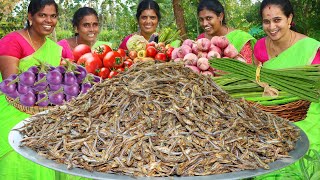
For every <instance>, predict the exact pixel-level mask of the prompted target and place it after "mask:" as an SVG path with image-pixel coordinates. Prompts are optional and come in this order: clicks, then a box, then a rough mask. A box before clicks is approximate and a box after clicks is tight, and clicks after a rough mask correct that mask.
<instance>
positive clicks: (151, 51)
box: [146, 46, 157, 57]
mask: <svg viewBox="0 0 320 180" xmlns="http://www.w3.org/2000/svg"><path fill="white" fill-rule="evenodd" d="M156 54H157V49H156V48H155V47H153V46H150V47H148V48H147V50H146V56H147V57H155V56H156Z"/></svg>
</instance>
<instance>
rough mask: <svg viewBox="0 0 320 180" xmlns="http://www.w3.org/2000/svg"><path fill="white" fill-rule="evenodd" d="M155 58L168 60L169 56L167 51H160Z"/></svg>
mask: <svg viewBox="0 0 320 180" xmlns="http://www.w3.org/2000/svg"><path fill="white" fill-rule="evenodd" d="M154 59H155V60H159V61H166V60H167V57H166V54H165V53H162V52H159V53H158V54H157V55H156V56H155V57H154Z"/></svg>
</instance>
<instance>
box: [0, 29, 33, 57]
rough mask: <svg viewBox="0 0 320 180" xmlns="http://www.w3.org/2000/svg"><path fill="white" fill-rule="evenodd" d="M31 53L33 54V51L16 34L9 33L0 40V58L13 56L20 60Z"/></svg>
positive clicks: (19, 35)
mask: <svg viewBox="0 0 320 180" xmlns="http://www.w3.org/2000/svg"><path fill="white" fill-rule="evenodd" d="M8 47H10V48H8ZM32 53H34V49H33V48H32V46H31V45H30V44H29V43H28V41H27V40H26V39H25V38H24V37H23V36H22V35H21V34H20V33H18V32H11V33H9V34H8V35H6V36H4V37H3V38H2V39H1V40H0V56H13V57H16V58H18V59H22V58H24V57H27V56H29V55H31V54H32Z"/></svg>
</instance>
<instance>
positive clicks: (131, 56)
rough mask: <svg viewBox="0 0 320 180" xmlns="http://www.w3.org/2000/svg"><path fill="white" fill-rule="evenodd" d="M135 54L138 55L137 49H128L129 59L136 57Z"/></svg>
mask: <svg viewBox="0 0 320 180" xmlns="http://www.w3.org/2000/svg"><path fill="white" fill-rule="evenodd" d="M137 56H138V53H137V51H130V52H129V58H130V59H134V58H136V57H137Z"/></svg>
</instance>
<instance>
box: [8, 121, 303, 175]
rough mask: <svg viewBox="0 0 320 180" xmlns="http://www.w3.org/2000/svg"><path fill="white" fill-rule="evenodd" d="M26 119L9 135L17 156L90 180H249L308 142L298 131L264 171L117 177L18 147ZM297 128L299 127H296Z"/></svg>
mask: <svg viewBox="0 0 320 180" xmlns="http://www.w3.org/2000/svg"><path fill="white" fill-rule="evenodd" d="M26 121H28V119H26V120H24V121H21V122H20V123H18V124H17V125H16V126H15V127H14V128H13V129H12V130H11V131H10V133H9V143H10V145H11V146H12V148H13V149H14V150H15V151H16V152H17V153H19V154H21V155H22V156H23V157H25V158H27V159H29V160H31V161H33V162H35V163H37V164H40V165H42V166H45V167H47V168H50V169H54V170H57V171H60V172H64V173H67V174H72V175H76V176H82V177H86V178H92V179H108V180H112V179H115V180H118V179H125V180H126V179H128V180H132V179H138V180H140V179H141V180H143V179H155V180H158V179H166V180H167V179H168V180H169V179H170V180H172V179H182V180H191V179H197V180H212V179H215V180H221V179H228V180H230V179H243V178H250V177H255V176H259V175H262V174H266V173H270V172H273V171H276V170H278V169H281V168H284V167H286V166H289V165H290V164H292V163H294V162H296V161H298V160H299V159H300V158H301V157H302V156H304V155H305V154H306V153H307V151H308V149H309V140H308V137H307V135H306V134H305V133H304V132H303V131H302V130H301V129H300V131H301V138H299V140H298V141H297V143H296V148H295V149H294V150H293V151H291V152H289V155H290V156H291V157H290V158H283V159H279V160H277V161H275V162H273V163H270V164H269V166H270V169H268V170H265V169H262V168H259V169H256V170H244V171H239V172H231V173H224V174H215V175H210V176H189V177H178V176H173V177H131V176H126V175H117V174H108V173H101V172H89V171H87V170H84V169H81V168H73V169H70V170H69V169H67V165H65V164H59V163H56V162H55V161H52V160H49V159H46V158H44V157H42V156H40V155H38V154H37V153H36V152H35V151H33V150H32V149H30V148H27V147H20V146H19V145H20V141H21V140H22V139H23V136H22V134H21V133H20V132H18V131H17V130H14V129H18V128H20V127H22V126H23V125H24V124H25V123H26ZM297 128H299V127H297Z"/></svg>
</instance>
